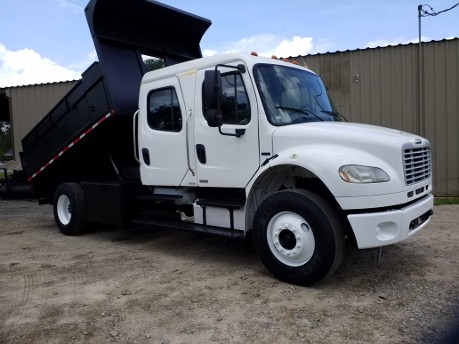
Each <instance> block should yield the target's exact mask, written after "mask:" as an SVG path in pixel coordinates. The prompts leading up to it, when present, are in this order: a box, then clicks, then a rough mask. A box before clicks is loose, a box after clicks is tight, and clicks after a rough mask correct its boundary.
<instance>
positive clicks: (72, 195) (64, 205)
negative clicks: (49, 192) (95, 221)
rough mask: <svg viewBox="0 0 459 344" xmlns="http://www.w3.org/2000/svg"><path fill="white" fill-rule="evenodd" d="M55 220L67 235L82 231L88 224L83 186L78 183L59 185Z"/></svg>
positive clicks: (54, 208)
mask: <svg viewBox="0 0 459 344" xmlns="http://www.w3.org/2000/svg"><path fill="white" fill-rule="evenodd" d="M53 211H54V220H55V221H56V224H57V227H58V228H59V230H60V231H61V232H62V233H63V234H65V235H77V234H80V233H82V232H83V231H84V230H85V229H86V226H87V217H86V204H85V200H84V191H83V188H82V187H81V186H80V185H79V184H77V183H65V184H61V185H59V187H58V188H57V189H56V192H55V194H54V203H53Z"/></svg>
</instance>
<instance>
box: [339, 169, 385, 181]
mask: <svg viewBox="0 0 459 344" xmlns="http://www.w3.org/2000/svg"><path fill="white" fill-rule="evenodd" d="M339 175H340V177H341V179H342V180H344V181H345V182H347V183H358V184H364V183H382V182H388V181H389V180H390V177H389V175H388V174H387V173H386V172H385V171H384V170H382V169H380V168H378V167H371V166H362V165H344V166H341V167H340V168H339Z"/></svg>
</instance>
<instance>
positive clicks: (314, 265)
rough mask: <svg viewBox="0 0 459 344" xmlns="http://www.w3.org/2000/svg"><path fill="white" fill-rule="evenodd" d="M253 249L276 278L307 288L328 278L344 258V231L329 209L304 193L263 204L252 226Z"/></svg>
mask: <svg viewBox="0 0 459 344" xmlns="http://www.w3.org/2000/svg"><path fill="white" fill-rule="evenodd" d="M252 233H253V242H254V246H255V249H256V251H257V253H258V255H259V256H260V258H261V260H262V262H263V264H264V265H265V267H266V268H267V269H268V270H269V271H270V272H271V273H272V274H273V275H274V276H276V277H277V278H279V279H281V280H283V281H286V282H289V283H294V284H298V285H310V284H313V283H316V282H318V281H320V280H322V279H323V278H325V277H327V276H329V275H331V274H332V273H333V272H334V271H335V270H336V268H337V267H338V266H339V265H340V264H341V262H342V260H343V257H344V247H345V238H344V231H343V228H342V225H341V222H340V220H339V217H338V216H337V214H336V212H335V211H334V210H333V208H332V207H331V206H330V205H329V204H328V203H327V202H325V201H324V200H323V199H322V198H321V197H319V196H318V195H316V194H314V193H311V192H309V191H304V190H293V191H292V190H288V191H280V192H277V193H275V194H273V195H271V196H270V197H268V198H267V199H266V200H264V201H263V203H262V204H261V206H260V207H259V209H258V211H257V214H256V216H255V222H254V226H253V231H252Z"/></svg>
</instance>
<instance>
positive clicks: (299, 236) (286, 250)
mask: <svg viewBox="0 0 459 344" xmlns="http://www.w3.org/2000/svg"><path fill="white" fill-rule="evenodd" d="M267 234H268V244H269V247H270V249H271V252H272V253H273V254H274V255H275V256H276V258H277V259H279V260H280V261H281V262H282V263H284V264H286V265H289V266H300V265H303V264H305V263H307V262H308V261H309V260H310V259H311V257H312V255H313V254H314V250H315V240H314V234H313V232H312V230H311V227H310V225H309V224H308V223H307V222H306V220H305V219H304V218H303V217H302V216H300V215H298V214H296V213H294V212H289V211H286V212H281V213H279V214H276V215H275V216H274V217H273V218H272V219H271V221H270V222H269V225H268V233H267Z"/></svg>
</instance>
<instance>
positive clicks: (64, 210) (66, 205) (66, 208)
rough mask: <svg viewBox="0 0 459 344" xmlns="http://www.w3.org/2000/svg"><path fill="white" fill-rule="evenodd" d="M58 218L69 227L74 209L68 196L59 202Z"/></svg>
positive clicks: (60, 198)
mask: <svg viewBox="0 0 459 344" xmlns="http://www.w3.org/2000/svg"><path fill="white" fill-rule="evenodd" d="M57 216H58V217H59V221H60V222H61V223H62V224H63V225H68V224H69V222H70V220H71V218H72V207H71V203H70V199H69V198H68V197H67V195H61V196H60V197H59V199H58V200H57Z"/></svg>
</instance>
